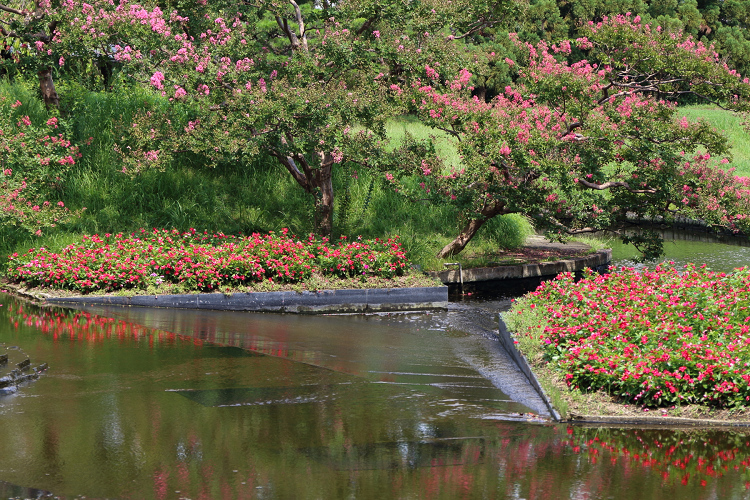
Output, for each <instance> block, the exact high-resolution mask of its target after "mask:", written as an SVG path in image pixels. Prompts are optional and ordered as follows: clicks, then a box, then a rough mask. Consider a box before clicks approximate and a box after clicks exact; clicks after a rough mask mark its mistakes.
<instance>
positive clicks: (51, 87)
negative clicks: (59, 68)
mask: <svg viewBox="0 0 750 500" xmlns="http://www.w3.org/2000/svg"><path fill="white" fill-rule="evenodd" d="M37 75H38V76H39V91H40V92H41V94H42V99H44V105H45V106H46V107H47V109H49V108H50V107H55V108H56V107H57V106H58V105H59V104H60V98H59V97H58V96H57V91H56V90H55V82H53V81H52V69H51V68H46V69H43V70H41V71H39V72H38V73H37Z"/></svg>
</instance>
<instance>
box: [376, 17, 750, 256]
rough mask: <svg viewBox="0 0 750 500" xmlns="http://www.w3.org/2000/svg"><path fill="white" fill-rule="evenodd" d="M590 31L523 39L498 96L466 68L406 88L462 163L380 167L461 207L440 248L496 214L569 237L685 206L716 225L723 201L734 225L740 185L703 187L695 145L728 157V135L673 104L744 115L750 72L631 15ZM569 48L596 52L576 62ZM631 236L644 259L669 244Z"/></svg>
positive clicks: (452, 250) (448, 251) (403, 183)
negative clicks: (455, 229) (693, 102)
mask: <svg viewBox="0 0 750 500" xmlns="http://www.w3.org/2000/svg"><path fill="white" fill-rule="evenodd" d="M583 31H584V32H585V33H586V35H587V36H585V37H582V38H579V39H578V40H575V41H563V42H561V43H559V44H557V45H548V44H546V43H545V42H540V43H539V44H537V45H531V44H525V43H522V42H520V41H518V40H516V43H517V45H518V46H519V47H520V48H521V49H523V51H524V53H525V56H524V57H523V58H521V59H519V60H517V61H512V60H510V59H507V60H505V64H508V65H509V66H517V67H518V72H519V75H520V79H519V81H518V82H517V84H515V85H513V86H508V87H507V88H506V89H505V92H504V93H503V94H502V95H499V96H498V97H497V98H495V99H493V100H492V102H490V103H484V102H482V101H480V100H478V99H476V98H472V97H471V94H470V92H471V81H472V75H471V73H470V72H469V71H466V70H463V71H461V72H459V73H458V74H457V76H455V77H448V78H446V79H445V80H446V81H445V82H443V84H439V83H438V79H437V78H432V79H430V78H428V79H424V80H422V81H421V82H419V83H415V84H414V85H412V87H411V88H410V89H409V90H408V93H405V95H404V96H403V97H404V98H405V101H406V102H407V103H408V104H410V105H411V106H412V109H413V110H414V112H416V113H418V114H419V116H420V117H421V118H422V120H423V121H424V122H426V123H428V124H430V125H431V126H433V127H435V128H439V129H442V130H444V131H447V132H448V133H450V134H451V135H452V136H453V137H454V138H455V139H456V146H457V147H458V149H459V151H460V153H461V155H462V158H463V159H462V162H461V164H460V165H444V164H443V163H442V162H441V160H440V158H438V157H437V156H435V155H432V156H431V155H425V156H423V158H422V161H421V162H412V163H411V164H404V165H402V166H401V168H399V169H396V170H394V171H389V172H387V173H386V177H387V178H388V179H389V180H391V182H392V183H394V184H395V185H396V186H397V187H398V189H399V190H400V191H401V192H404V193H406V194H407V195H411V196H420V197H422V198H424V197H428V198H430V199H432V200H434V201H435V202H440V203H452V204H455V205H456V206H457V207H458V208H459V209H460V210H461V212H462V214H463V221H464V222H463V225H462V227H461V228H460V230H459V234H458V235H457V237H456V238H455V239H454V240H453V241H452V242H451V243H449V244H448V245H446V246H445V247H444V248H443V249H442V250H441V251H440V252H439V256H440V257H447V256H450V255H453V254H456V253H458V252H460V251H461V250H463V249H464V248H465V246H466V245H467V244H468V243H469V241H471V239H472V238H473V237H474V235H475V234H476V233H477V231H478V230H479V229H480V228H481V227H482V226H483V225H484V224H485V223H486V222H487V221H488V220H489V219H491V218H492V217H495V216H497V215H501V214H508V213H522V214H526V215H528V216H529V217H531V218H533V219H534V221H535V223H536V225H537V227H539V228H544V229H546V230H548V231H549V233H551V234H553V235H557V236H558V237H562V236H563V235H566V234H574V233H580V232H588V231H598V230H614V231H617V230H618V229H619V228H622V227H623V226H625V225H627V224H628V223H629V221H632V220H633V219H643V218H646V219H652V220H665V221H668V220H669V219H670V217H672V216H675V215H679V214H683V215H689V216H692V217H698V218H704V219H705V220H707V221H708V222H709V223H712V224H713V223H714V220H715V219H714V217H713V215H714V214H712V208H711V207H714V204H715V203H718V204H719V205H720V206H721V207H722V209H725V210H726V213H725V214H724V215H725V216H726V217H725V219H724V221H723V222H722V224H725V225H730V226H731V224H734V226H731V227H734V228H738V226H737V224H738V223H740V222H741V220H742V219H741V214H743V213H746V212H742V210H746V208H742V207H743V206H744V205H742V204H738V203H737V202H736V200H737V198H736V196H734V193H735V191H734V190H730V189H728V188H727V189H724V190H723V192H724V194H727V193H729V192H730V191H731V193H733V196H734V197H733V198H732V197H730V196H726V198H725V199H722V197H723V195H721V194H720V193H721V192H722V189H718V190H717V189H716V187H715V186H716V185H717V184H716V183H713V184H711V187H709V186H707V185H704V184H703V181H704V180H705V179H708V178H711V179H713V174H707V173H706V172H707V169H710V168H712V167H710V166H709V165H707V164H706V162H705V161H704V160H702V159H701V160H694V159H692V156H693V154H694V153H695V152H696V150H698V149H702V150H704V151H708V152H709V154H714V155H722V154H726V151H727V145H726V140H725V138H724V137H723V136H722V135H721V134H719V133H718V132H716V131H715V130H713V129H711V128H710V127H709V126H708V125H707V124H706V123H704V122H697V123H691V122H689V121H688V120H686V119H685V118H680V117H679V109H678V108H677V107H676V104H675V103H676V101H677V100H678V99H679V98H680V97H682V96H691V97H694V98H700V99H704V100H707V101H709V102H712V103H715V104H717V105H719V106H722V107H725V108H727V109H733V110H740V111H741V110H746V109H747V107H748V98H750V85H748V80H747V79H742V78H741V77H740V76H739V75H737V74H736V72H734V71H732V70H731V69H730V68H728V67H726V65H724V64H722V63H721V61H720V60H719V59H718V56H717V54H716V53H715V52H714V51H713V50H712V48H711V47H706V46H703V45H702V44H701V43H700V42H696V41H695V40H693V39H691V38H690V37H685V36H684V35H683V34H682V33H679V32H664V31H662V30H660V29H657V28H651V27H649V26H647V25H642V24H641V23H640V19H638V18H637V17H636V18H631V17H629V16H617V17H615V18H611V19H605V20H604V21H603V22H601V23H598V24H591V25H589V26H587V27H585V28H584V30H583ZM574 46H577V47H578V48H579V49H580V50H582V51H583V52H584V54H586V56H587V57H589V59H587V60H581V61H579V62H577V63H573V64H570V63H568V62H567V57H568V56H569V55H570V53H571V50H572V48H573V47H574ZM436 83H437V84H436ZM416 146H419V145H415V147H416ZM413 149H414V148H413ZM423 149H424V150H425V151H428V150H429V148H424V147H423ZM701 158H705V157H703V156H701ZM696 161H698V163H699V165H696V164H695V162H696ZM415 177H416V179H417V180H418V182H414V178H415ZM726 181H727V177H726V176H724V177H722V182H725V184H726ZM688 188H689V189H690V190H691V193H692V194H695V193H696V192H697V191H696V190H702V191H701V192H702V193H703V194H705V193H707V192H709V191H711V192H712V193H714V191H715V192H716V193H715V194H716V196H714V198H715V203H708V202H706V199H705V197H700V196H699V197H700V198H701V199H700V201H696V199H695V198H688V200H690V201H689V202H685V201H683V200H684V199H685V198H686V197H685V190H686V189H688ZM738 189H739V191H741V189H740V188H738ZM730 198H732V199H731V200H730ZM636 243H641V244H643V245H642V247H641V250H642V251H644V253H645V254H646V255H647V256H654V255H658V254H659V253H660V252H661V246H660V242H658V241H652V240H648V241H642V242H638V241H636Z"/></svg>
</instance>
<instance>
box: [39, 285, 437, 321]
mask: <svg viewBox="0 0 750 500" xmlns="http://www.w3.org/2000/svg"><path fill="white" fill-rule="evenodd" d="M45 303H47V304H52V305H84V304H97V305H119V306H137V307H165V308H173V309H210V310H217V311H252V312H285V313H298V314H321V313H370V312H387V311H416V310H424V309H447V308H448V287H446V286H437V287H424V288H378V289H361V290H360V289H349V290H321V291H317V292H254V293H232V294H223V293H204V294H181V295H134V296H130V297H126V296H113V295H106V296H82V297H47V298H45Z"/></svg>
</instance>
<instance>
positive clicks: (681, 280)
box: [500, 267, 750, 426]
mask: <svg viewBox="0 0 750 500" xmlns="http://www.w3.org/2000/svg"><path fill="white" fill-rule="evenodd" d="M749 281H750V273H748V272H747V271H738V272H737V273H735V274H727V273H712V272H710V271H708V270H705V269H695V268H687V269H685V270H683V271H681V272H679V271H677V270H675V269H669V268H664V269H662V268H658V267H657V268H656V269H655V270H653V271H649V270H643V271H635V270H622V271H621V272H620V273H615V274H611V275H608V276H598V277H593V276H592V277H589V278H588V279H585V280H582V281H579V282H577V283H573V281H572V280H571V279H570V278H562V279H558V280H556V281H555V282H550V283H548V284H547V285H545V286H544V287H541V288H540V289H539V290H538V291H537V292H535V293H533V294H529V295H527V296H525V297H524V298H522V299H521V300H520V301H517V302H516V304H515V305H514V307H513V308H512V309H511V311H510V312H508V313H505V314H504V319H505V322H506V323H507V325H508V327H509V328H510V329H511V330H512V331H513V332H514V334H513V337H512V340H511V341H510V344H511V345H510V348H511V349H514V350H517V351H518V357H520V358H521V363H528V365H529V366H530V370H529V371H532V372H533V375H534V376H535V378H536V379H538V381H539V385H540V387H541V390H542V392H543V393H546V394H547V395H549V399H550V404H551V405H552V406H553V407H554V408H555V409H556V410H557V411H559V413H560V414H561V417H562V419H563V420H567V421H572V422H590V423H621V424H633V425H641V424H643V425H670V426H717V425H724V426H726V425H729V426H750V408H748V406H747V404H748V403H747V401H750V374H748V373H747V366H750V357H749V356H748V355H749V352H750V351H749V350H748V347H747V346H748V344H749V343H750V336H748V332H749V330H750V312H748V304H750V286H748V282H749ZM743 312H744V314H743ZM500 321H501V333H502V329H503V328H504V324H503V318H501V320H500ZM509 338H510V337H509Z"/></svg>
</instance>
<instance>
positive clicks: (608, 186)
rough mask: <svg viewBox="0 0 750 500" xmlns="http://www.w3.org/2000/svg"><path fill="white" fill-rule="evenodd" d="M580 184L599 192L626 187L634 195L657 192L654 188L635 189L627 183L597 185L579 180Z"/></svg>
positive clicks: (612, 182) (616, 182) (611, 182)
mask: <svg viewBox="0 0 750 500" xmlns="http://www.w3.org/2000/svg"><path fill="white" fill-rule="evenodd" d="M578 184H581V185H582V186H584V187H587V188H589V189H596V190H599V191H602V190H605V189H612V188H615V187H624V188H625V189H627V190H628V191H630V192H631V193H634V194H654V193H656V192H657V190H656V189H654V188H648V189H635V188H632V187H630V184H628V183H627V182H625V181H609V182H605V183H604V184H596V183H593V182H589V181H587V180H585V179H578Z"/></svg>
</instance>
